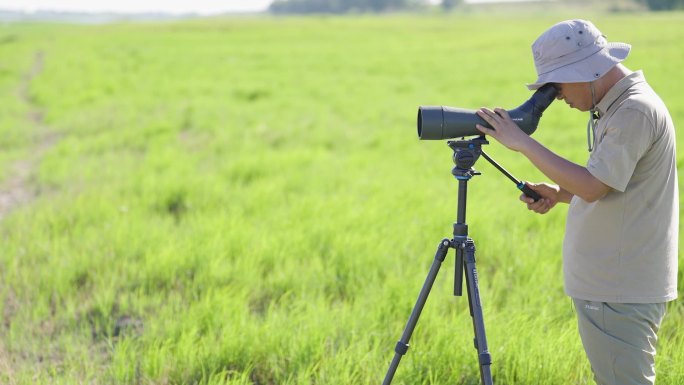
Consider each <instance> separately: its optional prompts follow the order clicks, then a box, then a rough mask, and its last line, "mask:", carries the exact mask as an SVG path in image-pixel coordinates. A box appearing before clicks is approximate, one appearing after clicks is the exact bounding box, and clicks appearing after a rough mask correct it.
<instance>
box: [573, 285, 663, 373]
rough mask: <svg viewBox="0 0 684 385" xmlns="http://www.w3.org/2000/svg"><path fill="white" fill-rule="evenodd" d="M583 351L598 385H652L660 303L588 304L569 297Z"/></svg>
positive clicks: (661, 309)
mask: <svg viewBox="0 0 684 385" xmlns="http://www.w3.org/2000/svg"><path fill="white" fill-rule="evenodd" d="M573 302H574V304H575V309H576V311H577V320H578V327H579V333H580V337H581V338H582V344H583V345H584V351H585V352H586V353H587V358H588V359H589V363H590V364H591V370H592V371H593V372H594V380H595V381H596V383H597V384H599V385H653V384H654V383H655V377H656V375H655V355H656V345H657V341H658V336H657V333H658V329H659V328H660V323H661V321H662V320H663V316H664V315H665V304H664V303H653V304H641V303H638V304H632V303H605V302H592V301H585V300H581V299H576V298H573Z"/></svg>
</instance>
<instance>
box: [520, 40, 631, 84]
mask: <svg viewBox="0 0 684 385" xmlns="http://www.w3.org/2000/svg"><path fill="white" fill-rule="evenodd" d="M631 48H632V47H631V46H630V45H629V44H625V43H608V44H606V46H605V47H604V48H603V49H601V50H600V51H598V52H596V53H595V54H593V55H591V56H589V57H587V58H585V59H582V60H580V61H578V62H575V63H571V64H567V65H564V66H562V67H559V68H556V69H554V70H553V71H549V72H547V73H545V74H542V75H540V76H539V77H538V78H537V80H536V81H535V82H534V83H532V84H527V85H526V86H527V89H529V90H531V91H534V90H536V89H538V88H540V87H541V86H543V85H544V84H546V83H584V82H592V81H594V80H596V79H599V78H601V77H602V76H603V75H605V74H606V72H608V70H610V69H611V68H613V67H614V66H615V65H616V64H618V63H620V62H622V61H623V60H625V58H627V55H629V51H630V50H631Z"/></svg>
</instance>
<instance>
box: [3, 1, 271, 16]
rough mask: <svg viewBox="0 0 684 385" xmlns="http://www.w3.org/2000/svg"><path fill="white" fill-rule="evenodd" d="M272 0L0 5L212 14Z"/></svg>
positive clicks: (6, 4) (8, 6)
mask: <svg viewBox="0 0 684 385" xmlns="http://www.w3.org/2000/svg"><path fill="white" fill-rule="evenodd" d="M271 1H272V0H0V9H5V10H15V11H27V12H33V11H37V10H53V11H77V12H83V11H85V12H109V11H113V12H121V13H136V12H157V11H162V12H167V13H189V12H193V13H199V14H207V15H208V14H214V13H223V12H250V11H263V10H265V9H266V8H268V6H269V5H270V4H271Z"/></svg>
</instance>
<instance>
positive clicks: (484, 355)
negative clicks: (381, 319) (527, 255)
mask: <svg viewBox="0 0 684 385" xmlns="http://www.w3.org/2000/svg"><path fill="white" fill-rule="evenodd" d="M488 143H489V142H488V141H487V140H486V139H485V138H484V137H483V136H481V137H478V138H476V139H471V140H460V141H448V142H447V144H448V145H449V147H451V149H452V150H453V151H454V155H453V160H454V163H455V164H456V166H455V167H454V168H453V169H452V170H451V173H452V174H453V175H454V177H456V179H457V180H458V210H457V220H456V223H454V233H453V235H454V237H453V239H446V238H445V239H443V240H442V241H441V242H440V244H439V246H437V252H436V254H435V259H434V261H433V262H432V266H431V267H430V272H429V273H428V276H427V278H426V279H425V283H424V284H423V288H422V289H421V290H420V294H419V295H418V300H417V301H416V304H415V306H414V307H413V310H412V311H411V316H410V317H409V320H408V323H407V324H406V328H405V329H404V332H403V334H402V336H401V339H400V340H399V341H398V342H397V345H396V347H395V348H394V352H395V354H394V358H393V359H392V362H391V364H390V367H389V369H388V371H387V374H386V375H385V380H384V381H383V382H382V384H383V385H390V383H391V382H392V378H393V377H394V374H395V372H396V370H397V368H398V366H399V361H400V360H401V357H402V356H403V355H404V354H406V352H407V351H408V348H409V344H408V341H409V339H410V338H411V334H413V330H414V329H415V327H416V324H417V323H418V318H419V317H420V313H421V311H422V310H423V307H424V306H425V302H426V301H427V297H428V295H429V294H430V290H431V289H432V285H433V284H434V282H435V278H436V277H437V273H438V272H439V269H440V267H441V266H442V262H444V259H445V257H446V254H447V252H448V251H449V248H454V249H456V269H455V272H454V295H455V296H458V297H460V296H461V295H462V292H463V275H464V273H465V279H466V288H467V292H468V304H469V307H470V317H471V318H472V321H473V329H474V331H475V338H474V342H475V349H477V353H478V360H479V365H480V379H481V381H482V384H483V385H492V384H493V382H492V373H491V370H490V365H491V364H492V358H491V355H490V354H489V350H488V348H487V337H486V333H485V325H484V318H483V316H482V301H481V299H480V290H479V283H478V275H477V269H476V267H475V242H474V241H473V240H472V239H471V238H470V237H468V225H467V224H466V199H467V195H468V181H469V180H470V179H471V178H472V177H473V176H476V175H480V173H479V172H478V171H476V170H474V169H473V168H472V166H473V165H474V164H475V162H476V161H477V159H478V158H479V157H480V155H483V156H484V157H485V159H487V160H488V161H489V162H490V163H492V164H493V165H494V166H495V167H496V168H497V169H498V170H499V171H501V172H503V173H504V174H505V175H506V176H507V177H508V178H509V179H511V180H512V181H513V182H515V183H516V185H517V187H518V188H519V189H520V190H522V191H523V192H524V193H525V194H526V195H528V196H530V197H532V198H534V199H535V201H536V200H538V199H539V198H540V197H539V195H538V194H537V193H536V192H534V191H533V190H532V189H530V188H529V187H528V186H527V185H525V184H524V182H521V181H518V180H517V179H515V178H514V177H513V176H512V175H511V174H510V173H508V171H506V170H505V169H504V168H503V167H501V166H499V165H498V164H497V163H496V162H494V160H493V159H492V158H490V157H489V156H487V154H485V153H484V152H483V151H482V148H481V147H482V145H483V144H488Z"/></svg>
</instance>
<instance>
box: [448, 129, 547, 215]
mask: <svg viewBox="0 0 684 385" xmlns="http://www.w3.org/2000/svg"><path fill="white" fill-rule="evenodd" d="M447 144H448V145H449V147H451V149H452V150H454V155H453V160H454V164H455V165H456V167H454V168H453V169H452V170H451V173H452V174H453V175H454V176H455V177H456V179H458V180H459V181H468V180H469V179H470V178H472V177H473V176H475V175H481V174H480V172H479V171H477V170H475V169H473V168H472V167H473V165H474V164H475V162H477V160H478V159H479V158H480V155H482V156H483V157H484V158H485V159H487V161H488V162H489V163H491V164H492V166H494V167H495V168H496V169H497V170H499V171H501V173H503V174H504V175H505V176H506V177H508V179H510V180H511V181H512V182H513V183H515V186H516V187H517V188H518V189H519V190H520V191H522V192H523V193H525V195H527V196H528V197H530V198H532V199H534V201H535V202H536V201H538V200H539V199H541V196H540V195H539V194H537V192H536V191H534V190H532V189H531V188H530V187H529V186H527V185H526V184H525V182H523V181H520V180H518V179H516V178H515V177H514V176H513V175H511V173H509V172H508V171H506V169H505V168H503V167H501V165H499V164H498V163H496V161H494V159H492V158H490V157H489V155H487V154H486V153H485V152H484V151H482V145H484V144H489V141H487V139H485V136H484V135H481V136H479V137H476V138H474V139H469V140H465V139H463V140H449V141H447Z"/></svg>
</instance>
